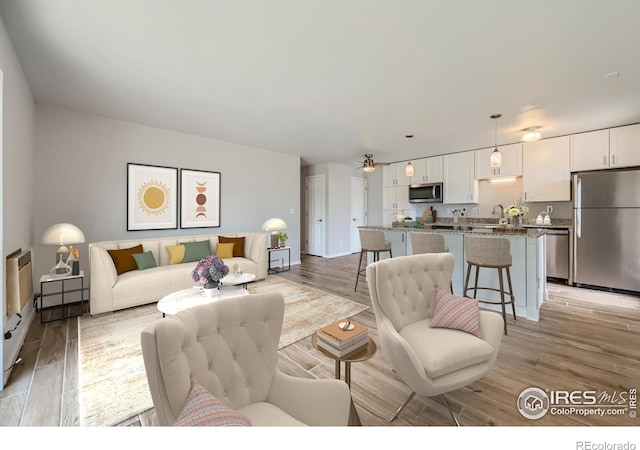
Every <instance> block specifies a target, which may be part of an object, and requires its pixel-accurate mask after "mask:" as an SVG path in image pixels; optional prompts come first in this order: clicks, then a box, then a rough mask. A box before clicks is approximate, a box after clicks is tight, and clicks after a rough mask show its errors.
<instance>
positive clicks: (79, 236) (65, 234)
mask: <svg viewBox="0 0 640 450" xmlns="http://www.w3.org/2000/svg"><path fill="white" fill-rule="evenodd" d="M83 242H84V234H83V233H82V231H81V230H80V228H78V227H77V226H75V225H73V224H70V223H57V224H55V225H51V226H50V227H49V228H47V229H46V230H44V233H42V237H41V238H40V244H42V245H65V244H81V243H83Z"/></svg>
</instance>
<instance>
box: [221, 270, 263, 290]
mask: <svg viewBox="0 0 640 450" xmlns="http://www.w3.org/2000/svg"><path fill="white" fill-rule="evenodd" d="M255 280H256V276H255V275H254V274H252V273H243V274H242V275H240V276H236V275H234V274H232V273H230V274H229V275H227V276H226V277H224V278H222V279H220V284H221V285H222V286H238V285H240V286H242V287H243V288H245V289H246V288H247V283H251V282H252V281H255Z"/></svg>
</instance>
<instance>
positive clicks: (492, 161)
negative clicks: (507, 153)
mask: <svg viewBox="0 0 640 450" xmlns="http://www.w3.org/2000/svg"><path fill="white" fill-rule="evenodd" d="M501 164H502V154H501V153H500V151H499V150H498V148H497V147H496V149H495V150H494V151H492V152H491V157H490V158H489V165H491V167H500V165H501Z"/></svg>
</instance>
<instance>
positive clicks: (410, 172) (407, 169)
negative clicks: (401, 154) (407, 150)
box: [404, 161, 414, 177]
mask: <svg viewBox="0 0 640 450" xmlns="http://www.w3.org/2000/svg"><path fill="white" fill-rule="evenodd" d="M413 173H414V172H413V164H411V161H409V162H408V163H407V167H405V168H404V174H405V175H406V176H408V177H412V176H413Z"/></svg>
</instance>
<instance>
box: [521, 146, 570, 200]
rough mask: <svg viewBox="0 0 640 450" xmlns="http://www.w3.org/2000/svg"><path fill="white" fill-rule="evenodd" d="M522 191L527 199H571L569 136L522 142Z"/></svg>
mask: <svg viewBox="0 0 640 450" xmlns="http://www.w3.org/2000/svg"><path fill="white" fill-rule="evenodd" d="M522 190H523V194H524V198H525V201H527V202H549V201H569V200H571V144H570V137H569V136H562V137H557V138H551V139H542V140H540V141H535V142H526V143H525V144H523V150H522Z"/></svg>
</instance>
